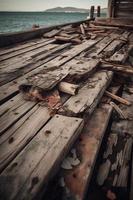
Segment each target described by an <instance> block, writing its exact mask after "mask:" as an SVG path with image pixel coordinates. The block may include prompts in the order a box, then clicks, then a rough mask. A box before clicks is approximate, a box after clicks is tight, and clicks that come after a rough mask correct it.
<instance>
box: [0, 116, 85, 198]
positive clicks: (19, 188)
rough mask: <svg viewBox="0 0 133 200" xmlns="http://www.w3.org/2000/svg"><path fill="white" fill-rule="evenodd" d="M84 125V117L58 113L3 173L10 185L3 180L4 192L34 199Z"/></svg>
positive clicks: (7, 194)
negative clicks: (71, 116)
mask: <svg viewBox="0 0 133 200" xmlns="http://www.w3.org/2000/svg"><path fill="white" fill-rule="evenodd" d="M57 124H59V125H60V126H57ZM68 127H69V128H68ZM82 127H83V120H82V119H77V118H70V117H65V116H60V115H55V116H54V117H53V118H52V119H51V120H50V121H49V122H48V123H47V124H46V126H44V128H43V129H41V131H40V132H39V133H38V134H37V135H36V136H35V137H34V139H33V140H32V141H31V142H30V143H29V144H28V145H27V147H26V148H25V149H24V150H23V151H22V152H21V153H20V154H19V155H18V156H17V157H16V158H15V160H14V161H13V162H12V163H11V164H10V165H9V166H8V167H7V168H6V169H5V170H4V171H3V173H2V174H1V175H0V182H1V181H2V183H4V185H8V187H4V188H3V184H0V194H1V196H3V197H5V198H7V197H8V199H17V200H18V199H24V198H26V199H33V197H34V196H35V195H37V193H38V192H39V191H40V189H41V188H42V187H43V185H46V184H47V183H48V180H49V178H50V177H51V175H53V174H54V173H55V172H56V171H57V168H58V167H59V163H60V162H61V160H62V159H63V158H64V156H65V154H66V153H67V152H68V150H69V149H70V147H71V145H72V144H73V142H74V141H75V139H76V138H77V137H78V135H79V133H80V131H81V129H82ZM33 155H34V159H33V157H32V156H33ZM51 170H53V171H52V174H51ZM10 177H11V180H10V181H8V180H9V179H10ZM34 180H37V181H35V182H36V184H34ZM3 189H4V190H3ZM20 194H21V195H20Z"/></svg>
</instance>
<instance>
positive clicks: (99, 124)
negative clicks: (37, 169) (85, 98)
mask: <svg viewBox="0 0 133 200" xmlns="http://www.w3.org/2000/svg"><path fill="white" fill-rule="evenodd" d="M119 88H120V87H119V86H116V87H111V88H110V89H111V91H112V92H113V93H116V92H117V91H118V90H119ZM102 100H103V102H104V103H100V105H99V106H98V108H96V110H95V112H94V113H93V114H92V116H91V117H88V118H87V119H86V121H85V126H84V129H83V130H82V132H81V135H80V138H79V140H78V142H77V143H76V144H75V146H74V147H73V148H74V149H75V150H76V154H77V157H78V159H79V160H80V163H79V164H78V165H76V166H73V167H72V169H71V170H70V169H69V170H64V169H63V170H62V171H61V175H62V177H61V178H63V179H64V185H65V186H64V187H65V188H67V189H68V190H69V197H70V196H72V197H74V198H75V199H78V200H83V199H84V198H85V195H86V192H87V189H88V185H89V184H90V180H91V177H92V173H93V169H94V166H95V162H96V159H97V156H98V153H99V150H100V146H101V143H102V140H103V137H104V134H105V131H106V128H107V126H108V122H109V119H110V117H111V113H112V110H113V109H112V107H111V105H109V104H108V103H109V101H110V99H109V98H107V99H106V102H105V97H103V99H102ZM107 102H108V103H107ZM65 188H64V189H65ZM63 195H64V196H65V197H66V198H67V193H66V194H65V193H64V194H63Z"/></svg>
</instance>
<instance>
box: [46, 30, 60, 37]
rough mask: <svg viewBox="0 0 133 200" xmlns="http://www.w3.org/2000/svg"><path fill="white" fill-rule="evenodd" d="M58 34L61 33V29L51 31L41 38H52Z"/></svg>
mask: <svg viewBox="0 0 133 200" xmlns="http://www.w3.org/2000/svg"><path fill="white" fill-rule="evenodd" d="M60 32H61V29H53V30H52V31H49V32H47V33H45V34H44V35H43V37H46V38H51V37H54V36H55V35H58V34H59V33H60Z"/></svg>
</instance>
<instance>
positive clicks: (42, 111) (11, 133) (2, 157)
mask: <svg viewBox="0 0 133 200" xmlns="http://www.w3.org/2000/svg"><path fill="white" fill-rule="evenodd" d="M49 118H50V115H49V111H48V109H47V108H46V107H41V106H40V107H39V106H38V105H36V106H35V107H33V109H31V110H30V111H29V112H28V113H26V114H25V115H24V116H23V117H22V118H21V119H20V120H19V121H18V122H16V123H15V125H14V126H12V127H11V128H10V129H9V130H8V131H6V132H4V134H3V135H2V136H1V138H0V151H1V154H0V171H2V170H3V169H4V168H5V167H6V166H7V165H8V164H9V162H10V161H11V160H12V159H13V158H15V156H16V155H17V154H18V153H19V152H20V151H21V150H22V149H23V148H24V147H25V146H26V144H27V143H28V142H30V140H32V139H33V137H34V136H35V135H36V134H37V132H38V131H39V130H40V128H42V126H44V124H45V123H46V122H47V121H48V120H49Z"/></svg>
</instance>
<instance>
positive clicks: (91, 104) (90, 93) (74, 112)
mask: <svg viewBox="0 0 133 200" xmlns="http://www.w3.org/2000/svg"><path fill="white" fill-rule="evenodd" d="M111 79H112V73H110V72H109V73H108V72H106V71H105V72H104V71H101V72H97V73H95V74H94V75H93V76H92V77H90V78H89V79H88V83H86V84H85V86H83V87H82V88H81V89H79V93H78V94H77V95H75V96H73V97H71V98H70V99H69V100H68V101H67V102H66V103H65V104H64V105H63V106H62V108H61V109H60V110H59V113H63V114H65V115H68V116H79V115H81V114H82V113H83V112H87V113H88V114H91V113H92V112H93V110H94V109H95V107H96V106H97V103H98V102H99V100H100V99H101V97H102V95H103V93H104V91H105V89H106V88H107V86H108V85H109V83H110V81H111Z"/></svg>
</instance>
